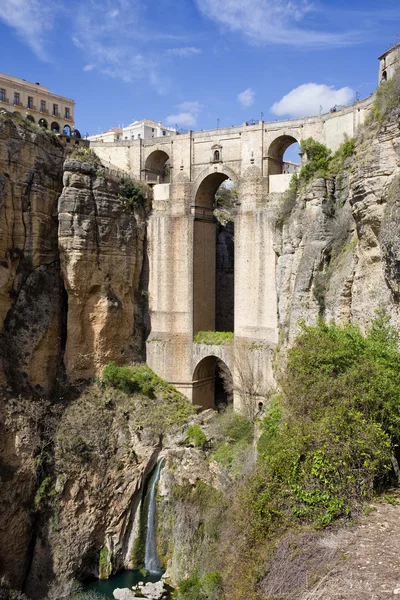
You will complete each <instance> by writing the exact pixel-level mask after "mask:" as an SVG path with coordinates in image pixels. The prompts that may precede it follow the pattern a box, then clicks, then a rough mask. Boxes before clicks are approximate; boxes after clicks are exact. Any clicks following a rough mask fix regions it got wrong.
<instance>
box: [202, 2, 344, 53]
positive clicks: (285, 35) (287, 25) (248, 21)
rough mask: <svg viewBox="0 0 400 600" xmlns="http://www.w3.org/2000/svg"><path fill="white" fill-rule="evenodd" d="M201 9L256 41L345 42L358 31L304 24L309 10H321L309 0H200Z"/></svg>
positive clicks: (297, 42) (280, 42) (227, 27)
mask: <svg viewBox="0 0 400 600" xmlns="http://www.w3.org/2000/svg"><path fill="white" fill-rule="evenodd" d="M196 3H197V6H198V8H199V10H200V11H201V12H202V13H203V14H204V15H205V16H206V17H208V18H209V19H211V20H213V21H216V22H217V23H219V24H220V25H222V26H223V27H225V28H226V29H228V30H230V31H235V32H242V33H243V34H244V35H245V36H246V37H247V38H248V39H249V41H250V42H252V43H270V44H287V45H290V46H310V45H312V46H315V45H319V46H344V45H349V44H350V43H353V42H354V41H355V34H354V32H353V33H352V32H345V33H338V34H336V33H330V32H328V31H322V30H316V29H310V28H308V27H307V26H305V25H303V23H302V21H304V20H305V19H306V17H307V15H308V14H309V13H312V12H317V11H321V8H320V7H317V4H316V3H315V4H314V3H311V2H309V1H308V0H247V2H243V0H196Z"/></svg>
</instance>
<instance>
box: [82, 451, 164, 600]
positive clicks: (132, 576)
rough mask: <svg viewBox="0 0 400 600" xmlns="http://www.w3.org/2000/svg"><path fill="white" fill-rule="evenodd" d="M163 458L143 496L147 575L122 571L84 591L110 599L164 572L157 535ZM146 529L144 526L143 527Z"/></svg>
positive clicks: (156, 577) (94, 583) (157, 579)
mask: <svg viewBox="0 0 400 600" xmlns="http://www.w3.org/2000/svg"><path fill="white" fill-rule="evenodd" d="M163 462H164V459H163V458H162V459H161V460H160V461H159V462H158V463H157V465H156V467H155V469H154V470H153V472H152V474H151V477H150V479H149V482H148V485H147V486H146V487H147V490H145V493H144V495H143V498H142V510H143V517H142V518H143V520H144V523H146V540H145V561H144V562H145V567H146V569H147V570H148V572H149V573H148V574H147V575H146V576H144V575H143V572H142V571H138V570H127V571H121V572H120V573H118V574H117V575H114V576H113V577H111V578H110V579H106V580H97V581H95V582H93V583H90V584H89V585H88V586H86V587H85V590H84V591H95V592H96V594H98V596H99V597H101V598H105V599H109V598H114V595H113V592H114V590H115V589H116V588H117V587H118V588H128V589H129V590H130V589H132V586H135V585H136V584H137V583H138V582H139V581H144V582H148V581H151V582H156V581H159V580H160V578H161V575H162V574H163V569H161V567H160V561H159V559H158V555H157V536H156V487H157V482H158V480H159V478H160V471H161V468H162V466H163ZM143 529H144V528H143Z"/></svg>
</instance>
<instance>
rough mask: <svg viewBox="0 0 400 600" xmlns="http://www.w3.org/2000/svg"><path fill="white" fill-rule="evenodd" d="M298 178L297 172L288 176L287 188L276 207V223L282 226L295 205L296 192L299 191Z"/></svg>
mask: <svg viewBox="0 0 400 600" xmlns="http://www.w3.org/2000/svg"><path fill="white" fill-rule="evenodd" d="M299 186H300V179H299V176H298V175H297V173H293V175H292V177H291V178H290V183H289V188H288V189H287V190H286V192H285V193H284V194H283V196H282V201H281V203H280V205H279V207H278V212H277V215H276V225H277V227H280V228H282V227H283V225H284V223H285V222H286V221H287V219H288V218H289V217H290V215H291V214H292V210H293V209H294V207H295V206H296V201H297V193H298V191H299Z"/></svg>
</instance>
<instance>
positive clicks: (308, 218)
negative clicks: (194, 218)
mask: <svg viewBox="0 0 400 600" xmlns="http://www.w3.org/2000/svg"><path fill="white" fill-rule="evenodd" d="M399 143H400V138H399V131H398V125H397V123H392V124H391V125H388V126H387V127H385V128H382V129H381V130H380V131H379V132H378V133H377V134H376V135H373V136H372V135H371V133H368V131H367V130H366V128H365V129H364V130H362V131H361V132H360V134H359V138H358V142H357V144H356V151H355V155H354V156H353V157H352V158H351V159H350V160H348V161H347V164H346V165H345V169H344V170H343V172H342V173H341V174H340V175H339V176H338V177H336V179H334V180H329V179H328V180H326V179H317V180H315V181H314V182H313V183H312V184H310V185H309V186H307V187H306V188H305V189H303V190H302V191H301V192H300V194H299V195H298V197H297V198H296V202H295V205H294V207H293V209H292V211H291V213H290V215H289V216H288V217H287V218H286V219H285V220H284V221H283V226H282V227H281V228H280V227H278V228H277V230H276V232H275V236H276V238H275V250H276V252H277V255H278V263H277V292H278V302H279V321H280V326H281V328H282V331H283V332H284V333H285V334H286V335H287V336H288V338H289V340H293V338H294V337H295V335H296V334H297V332H298V324H299V321H301V320H304V321H305V322H307V323H313V322H315V320H316V318H317V317H318V316H323V317H324V318H326V319H328V320H330V319H335V320H337V321H338V322H343V321H349V320H351V321H353V322H355V323H358V324H360V325H361V326H362V327H365V326H366V325H367V324H368V323H369V322H370V321H371V319H373V318H374V316H375V314H376V311H377V310H380V309H385V310H387V311H388V313H389V314H390V315H391V319H392V322H393V324H395V325H396V326H398V318H399V317H398V285H399V283H398V282H399V270H398V269H399V264H400V263H399V260H400V252H399V248H400V247H399V233H398V219H399V217H398V214H399V202H400V196H399V176H400V146H399Z"/></svg>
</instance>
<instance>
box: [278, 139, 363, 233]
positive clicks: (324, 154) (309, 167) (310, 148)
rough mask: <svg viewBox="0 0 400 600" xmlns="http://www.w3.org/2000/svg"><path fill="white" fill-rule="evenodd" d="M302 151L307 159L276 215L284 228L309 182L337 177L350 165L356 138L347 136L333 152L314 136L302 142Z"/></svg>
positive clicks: (293, 176)
mask: <svg viewBox="0 0 400 600" xmlns="http://www.w3.org/2000/svg"><path fill="white" fill-rule="evenodd" d="M300 151H301V152H302V153H303V154H305V155H306V158H307V161H306V162H305V163H304V164H303V165H302V167H301V169H300V172H299V173H293V175H292V177H291V179H290V183H289V188H288V190H287V191H286V192H285V193H284V194H283V197H282V201H281V204H280V206H279V210H278V214H277V217H276V224H277V226H278V227H280V228H282V227H283V225H284V223H285V222H286V221H287V219H288V218H289V217H290V215H291V213H292V210H293V209H294V207H295V206H296V204H297V201H298V194H299V192H300V191H301V190H304V189H305V188H306V186H307V185H308V184H310V183H311V182H312V181H314V180H315V179H318V178H323V179H333V180H334V179H335V178H336V177H338V176H339V174H340V173H341V172H342V171H343V169H344V168H345V166H346V165H348V159H349V158H351V157H352V156H353V155H354V153H355V140H354V138H347V137H345V139H344V141H343V143H342V144H341V145H340V146H339V148H338V149H337V150H336V152H332V150H330V149H329V148H327V147H326V146H325V145H324V144H321V143H320V142H317V141H316V140H314V139H313V138H311V137H310V138H307V139H306V140H303V141H302V142H301V143H300Z"/></svg>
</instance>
